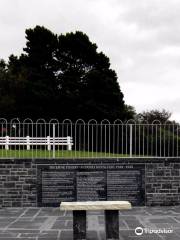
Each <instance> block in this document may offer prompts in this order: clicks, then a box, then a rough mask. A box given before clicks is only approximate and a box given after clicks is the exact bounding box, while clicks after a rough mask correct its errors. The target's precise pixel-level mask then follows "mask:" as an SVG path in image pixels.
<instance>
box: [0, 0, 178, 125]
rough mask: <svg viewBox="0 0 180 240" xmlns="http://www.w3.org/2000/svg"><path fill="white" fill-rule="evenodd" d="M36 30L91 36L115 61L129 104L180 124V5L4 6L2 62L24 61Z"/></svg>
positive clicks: (67, 1)
mask: <svg viewBox="0 0 180 240" xmlns="http://www.w3.org/2000/svg"><path fill="white" fill-rule="evenodd" d="M36 25H43V26H45V27H47V28H49V29H50V30H51V31H53V32H55V33H58V34H60V33H66V32H70V31H76V30H81V31H83V32H85V33H86V34H87V35H88V36H89V38H90V40H91V41H93V42H95V43H96V44H97V45H98V50H99V51H103V52H104V53H105V54H106V55H107V56H108V57H109V58H110V61H111V67H112V68H113V69H114V70H115V71H116V72H117V74H118V80H119V83H120V87H121V90H122V92H123V93H124V99H125V102H126V104H129V105H133V106H134V107H135V108H136V111H137V112H141V111H143V110H150V109H155V108H156V109H162V108H164V109H166V110H169V111H170V112H172V113H173V115H172V118H173V119H175V120H177V121H180V67H179V66H180V1H179V0H136V1H135V0H28V1H27V0H0V33H1V35H0V58H4V59H7V58H8V56H9V55H10V54H12V53H13V54H16V55H19V54H20V53H21V52H22V48H23V47H24V46H25V29H26V28H33V27H35V26H36Z"/></svg>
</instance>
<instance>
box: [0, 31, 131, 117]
mask: <svg viewBox="0 0 180 240" xmlns="http://www.w3.org/2000/svg"><path fill="white" fill-rule="evenodd" d="M23 50H24V52H23V53H22V54H21V55H20V57H17V56H14V55H11V56H10V57H9V62H8V63H7V64H5V62H3V61H1V64H0V81H1V83H2V84H1V89H0V91H1V92H3V94H1V101H0V108H1V110H2V111H1V112H3V113H4V114H3V115H4V116H5V117H12V116H18V117H20V118H26V117H31V118H33V119H37V118H42V117H43V118H46V119H48V118H58V119H65V118H70V119H72V120H75V119H77V118H83V119H85V120H87V119H91V118H95V119H97V120H102V119H104V118H108V119H110V120H115V119H116V118H120V119H122V120H125V119H127V118H130V117H131V118H132V117H133V116H132V114H131V113H132V112H131V111H128V110H127V108H126V106H125V103H124V100H123V94H122V92H121V90H120V87H119V84H118V79H117V75H116V72H115V71H114V70H112V69H111V67H110V60H109V58H108V57H107V56H106V55H105V54H104V53H102V52H98V51H97V45H96V44H95V43H92V42H91V41H90V40H89V38H88V36H87V35H86V34H84V33H82V32H79V31H77V32H75V33H72V32H71V33H67V34H61V35H59V36H58V35H57V34H54V33H52V32H51V31H50V30H48V29H46V28H44V27H41V26H36V27H35V28H33V29H27V30H26V46H25V47H24V49H23ZM7 106H9V109H7V108H8V107H7Z"/></svg>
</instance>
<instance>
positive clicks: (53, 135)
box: [53, 123, 55, 158]
mask: <svg viewBox="0 0 180 240" xmlns="http://www.w3.org/2000/svg"><path fill="white" fill-rule="evenodd" d="M53 158H55V124H54V123H53Z"/></svg>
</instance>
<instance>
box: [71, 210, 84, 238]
mask: <svg viewBox="0 0 180 240" xmlns="http://www.w3.org/2000/svg"><path fill="white" fill-rule="evenodd" d="M73 239H74V240H85V239H86V211H84V210H79V211H73Z"/></svg>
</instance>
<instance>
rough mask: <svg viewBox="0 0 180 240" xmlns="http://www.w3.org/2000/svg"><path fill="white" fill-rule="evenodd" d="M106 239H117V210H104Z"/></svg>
mask: <svg viewBox="0 0 180 240" xmlns="http://www.w3.org/2000/svg"><path fill="white" fill-rule="evenodd" d="M105 228H106V239H107V240H108V239H113V240H118V239H119V211H118V210H105Z"/></svg>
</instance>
